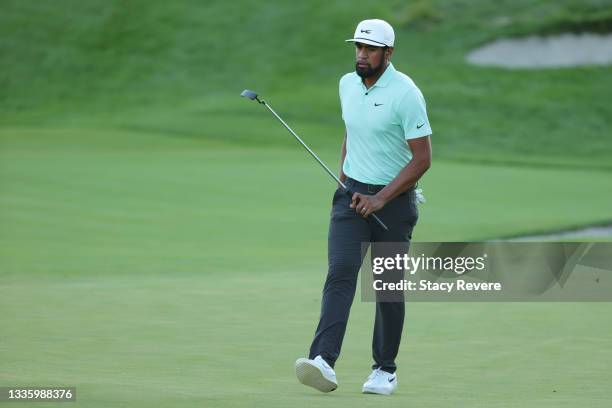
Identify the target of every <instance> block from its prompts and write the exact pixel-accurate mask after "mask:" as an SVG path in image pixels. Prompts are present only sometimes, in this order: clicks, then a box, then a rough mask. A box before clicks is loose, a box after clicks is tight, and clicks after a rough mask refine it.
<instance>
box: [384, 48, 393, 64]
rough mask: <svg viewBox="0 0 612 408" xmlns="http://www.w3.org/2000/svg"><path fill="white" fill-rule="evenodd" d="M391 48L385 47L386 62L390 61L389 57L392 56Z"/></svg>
mask: <svg viewBox="0 0 612 408" xmlns="http://www.w3.org/2000/svg"><path fill="white" fill-rule="evenodd" d="M393 49H394V48H393V47H387V52H386V55H385V59H386V60H387V61H388V60H390V59H391V55H393Z"/></svg>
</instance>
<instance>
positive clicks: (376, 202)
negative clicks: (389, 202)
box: [350, 193, 386, 218]
mask: <svg viewBox="0 0 612 408" xmlns="http://www.w3.org/2000/svg"><path fill="white" fill-rule="evenodd" d="M385 204H386V203H385V202H384V201H383V200H382V199H381V198H380V197H378V196H376V195H367V194H361V193H354V194H353V198H352V200H351V205H350V207H351V208H354V209H355V211H357V214H359V215H361V216H362V217H363V218H367V217H368V216H369V215H370V214H372V213H373V212H376V211H378V210H380V209H381V208H383V207H384V206H385Z"/></svg>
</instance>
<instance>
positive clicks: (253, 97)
mask: <svg viewBox="0 0 612 408" xmlns="http://www.w3.org/2000/svg"><path fill="white" fill-rule="evenodd" d="M240 96H244V97H245V98H249V99H250V100H254V101H257V102H259V103H260V104H262V105H264V106H265V107H266V108H268V110H269V111H270V112H272V114H273V115H274V116H275V117H276V119H278V121H279V122H280V123H282V124H283V126H284V127H285V128H286V129H287V130H288V131H289V133H291V134H292V135H293V137H295V139H296V140H297V141H298V142H300V144H301V145H302V146H303V147H304V149H306V150H307V151H308V153H310V155H311V156H312V157H314V159H315V160H316V161H317V162H319V164H320V165H321V167H323V168H324V169H325V171H326V172H327V174H329V175H330V176H331V177H332V178H333V179H334V180H336V182H337V183H338V184H339V185H340V186H342V189H343V190H344V192H345V194H347V195H348V196H349V197H351V198H352V197H353V193H354V192H353V191H351V189H350V188H348V187H347V186H346V184H344V183H343V182H342V181H340V179H339V178H338V176H336V175H335V174H334V172H332V171H331V170H330V169H329V167H327V166H326V165H325V163H323V161H321V159H319V157H318V156H317V155H316V154H315V152H313V151H312V150H311V149H310V147H308V146H307V145H306V143H304V141H303V140H302V139H301V138H300V137H299V136H298V135H297V134H296V133H295V132H294V131H293V130H292V129H291V128H290V127H289V125H287V123H285V121H284V120H283V119H281V117H280V116H278V114H277V113H276V112H274V109H272V108H271V107H270V105H268V104H267V103H266V101H264V100H261V99H259V97H258V95H257V93H256V92H254V91H251V90H248V89H245V90H244V91H242V93H241V94H240ZM370 217H372V219H374V221H376V223H378V225H380V226H381V228H383V229H384V230H385V231H388V230H389V228H387V226H386V225H385V224H384V223H383V222H382V220H381V219H380V218H378V216H377V215H376V214H374V213H372V214H370Z"/></svg>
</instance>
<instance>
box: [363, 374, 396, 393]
mask: <svg viewBox="0 0 612 408" xmlns="http://www.w3.org/2000/svg"><path fill="white" fill-rule="evenodd" d="M396 388H397V374H391V373H388V372H386V371H383V370H381V369H380V368H377V369H376V370H374V371H372V374H370V376H369V377H368V379H367V380H366V382H365V383H364V384H363V388H362V392H363V393H364V394H383V395H391V394H392V393H393V391H395V389H396Z"/></svg>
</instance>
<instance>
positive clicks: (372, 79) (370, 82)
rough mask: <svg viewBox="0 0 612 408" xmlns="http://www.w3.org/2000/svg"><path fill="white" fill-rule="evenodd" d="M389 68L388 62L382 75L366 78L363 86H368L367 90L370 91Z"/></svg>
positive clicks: (381, 72)
mask: <svg viewBox="0 0 612 408" xmlns="http://www.w3.org/2000/svg"><path fill="white" fill-rule="evenodd" d="M388 67H389V63H388V62H387V63H385V67H384V68H383V69H382V71H380V73H378V74H377V75H374V76H371V77H369V78H364V79H363V84H364V85H365V86H366V88H367V89H370V88H371V87H372V85H374V84H375V83H376V81H378V78H380V77H381V76H382V74H384V73H385V71H386V70H387V68H388Z"/></svg>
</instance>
